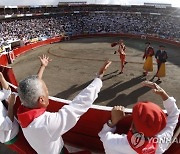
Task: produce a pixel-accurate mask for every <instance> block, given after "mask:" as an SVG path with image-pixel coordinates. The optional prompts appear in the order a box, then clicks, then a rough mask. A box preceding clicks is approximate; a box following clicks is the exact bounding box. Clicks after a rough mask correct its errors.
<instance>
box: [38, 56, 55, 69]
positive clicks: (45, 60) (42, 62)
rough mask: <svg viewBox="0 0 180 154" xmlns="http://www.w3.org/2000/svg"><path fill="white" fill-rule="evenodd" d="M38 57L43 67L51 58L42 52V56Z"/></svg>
mask: <svg viewBox="0 0 180 154" xmlns="http://www.w3.org/2000/svg"><path fill="white" fill-rule="evenodd" d="M39 59H40V61H41V66H44V67H46V66H47V65H48V63H49V62H51V61H52V59H49V57H47V56H46V55H44V54H43V56H42V57H40V56H39Z"/></svg>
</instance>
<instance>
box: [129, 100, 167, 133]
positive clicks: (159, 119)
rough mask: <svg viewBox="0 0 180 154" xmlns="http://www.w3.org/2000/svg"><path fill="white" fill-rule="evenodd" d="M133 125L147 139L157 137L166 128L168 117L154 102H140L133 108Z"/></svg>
mask: <svg viewBox="0 0 180 154" xmlns="http://www.w3.org/2000/svg"><path fill="white" fill-rule="evenodd" d="M132 116H133V123H134V125H135V128H136V130H137V131H138V132H142V133H143V134H144V135H145V136H146V137H152V136H155V135H156V134H157V133H159V132H160V131H161V130H162V129H163V128H164V127H165V126H166V115H165V114H164V112H163V111H162V109H161V108H160V107H159V106H158V105H156V104H154V103H152V102H139V103H137V104H136V105H135V106H134V107H133V112H132Z"/></svg>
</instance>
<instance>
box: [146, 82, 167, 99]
mask: <svg viewBox="0 0 180 154" xmlns="http://www.w3.org/2000/svg"><path fill="white" fill-rule="evenodd" d="M142 84H143V86H146V87H150V88H152V89H153V92H154V93H155V94H158V95H160V96H161V97H162V99H163V100H166V99H168V97H169V96H168V94H167V93H166V92H165V91H164V89H162V88H161V87H160V86H159V85H157V84H156V83H154V82H150V81H144V82H142Z"/></svg>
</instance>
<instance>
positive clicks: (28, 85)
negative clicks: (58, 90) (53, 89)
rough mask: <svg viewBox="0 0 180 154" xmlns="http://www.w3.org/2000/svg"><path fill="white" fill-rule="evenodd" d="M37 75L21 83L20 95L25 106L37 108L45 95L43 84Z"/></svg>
mask: <svg viewBox="0 0 180 154" xmlns="http://www.w3.org/2000/svg"><path fill="white" fill-rule="evenodd" d="M40 81H41V80H40V79H39V78H38V76H37V75H32V76H29V77H27V78H25V79H24V80H22V81H20V82H19V87H18V94H19V97H20V100H21V103H22V105H23V106H25V107H28V108H35V107H36V106H37V105H38V99H39V97H40V96H42V95H44V90H43V87H42V82H40Z"/></svg>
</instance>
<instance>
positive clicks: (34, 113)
mask: <svg viewBox="0 0 180 154" xmlns="http://www.w3.org/2000/svg"><path fill="white" fill-rule="evenodd" d="M45 111H46V108H39V109H30V108H26V107H24V106H22V105H21V106H20V107H19V108H18V111H17V117H18V121H19V123H20V125H21V127H22V128H25V127H27V126H28V125H29V124H30V123H31V122H32V121H33V120H34V119H35V118H37V117H39V116H40V115H42V114H43V113H44V112H45Z"/></svg>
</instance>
